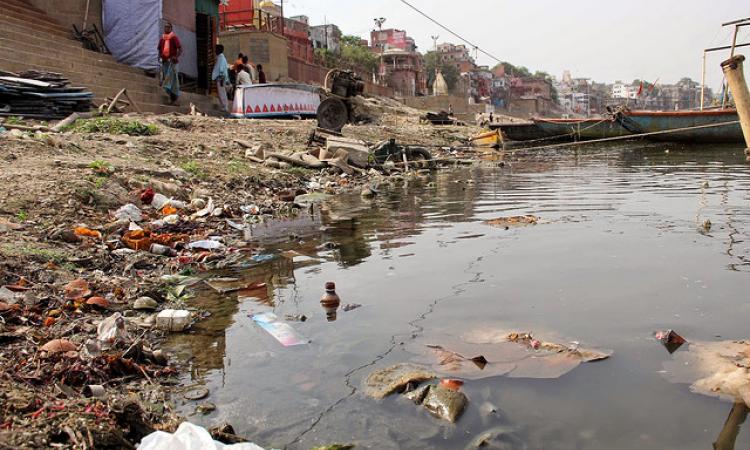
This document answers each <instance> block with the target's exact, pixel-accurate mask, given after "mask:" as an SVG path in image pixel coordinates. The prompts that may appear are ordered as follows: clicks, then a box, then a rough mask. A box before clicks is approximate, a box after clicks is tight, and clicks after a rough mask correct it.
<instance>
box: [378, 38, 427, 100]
mask: <svg viewBox="0 0 750 450" xmlns="http://www.w3.org/2000/svg"><path fill="white" fill-rule="evenodd" d="M379 75H380V79H381V80H383V81H384V82H385V84H387V85H388V86H389V87H391V88H392V89H393V90H394V91H395V92H396V93H397V94H398V95H401V96H403V97H413V96H415V95H423V94H425V93H426V92H427V78H426V76H425V70H424V60H423V57H422V55H421V54H419V53H417V52H414V51H411V52H410V51H406V50H401V49H398V48H392V49H388V50H385V51H384V52H383V53H381V64H380V73H379Z"/></svg>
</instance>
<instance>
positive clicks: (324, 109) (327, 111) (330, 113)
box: [317, 98, 349, 132]
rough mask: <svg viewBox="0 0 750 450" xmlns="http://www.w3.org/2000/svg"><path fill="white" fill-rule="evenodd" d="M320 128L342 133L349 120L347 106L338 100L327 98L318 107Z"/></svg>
mask: <svg viewBox="0 0 750 450" xmlns="http://www.w3.org/2000/svg"><path fill="white" fill-rule="evenodd" d="M317 115H318V126H319V127H320V128H324V129H326V130H331V131H336V132H340V131H341V129H342V128H344V125H346V122H347V121H348V120H349V110H348V109H347V108H346V104H345V103H344V102H343V101H341V100H339V99H337V98H327V99H325V100H323V101H322V102H321V103H320V106H318V113H317Z"/></svg>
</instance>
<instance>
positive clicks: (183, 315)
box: [156, 309, 190, 331]
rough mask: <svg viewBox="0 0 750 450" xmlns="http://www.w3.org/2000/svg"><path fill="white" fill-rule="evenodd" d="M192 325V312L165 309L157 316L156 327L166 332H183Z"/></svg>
mask: <svg viewBox="0 0 750 450" xmlns="http://www.w3.org/2000/svg"><path fill="white" fill-rule="evenodd" d="M189 325H190V311H187V310H184V309H165V310H164V311H161V312H159V315H157V316H156V327H157V328H158V329H160V330H165V331H183V330H184V329H185V328H187V327H188V326H189Z"/></svg>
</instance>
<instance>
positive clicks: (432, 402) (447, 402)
mask: <svg viewBox="0 0 750 450" xmlns="http://www.w3.org/2000/svg"><path fill="white" fill-rule="evenodd" d="M467 403H468V400H467V399H466V395H464V393H463V392H459V391H457V390H454V389H449V388H447V387H445V386H443V385H442V384H441V385H438V386H431V387H430V389H429V390H428V392H427V395H426V396H425V398H424V402H422V405H423V406H424V407H425V409H426V410H427V411H429V412H430V413H431V414H432V415H434V416H435V417H439V418H441V419H445V420H447V421H449V422H451V423H455V422H456V420H458V418H459V417H460V416H461V413H463V411H464V408H466V404H467Z"/></svg>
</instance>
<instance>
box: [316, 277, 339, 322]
mask: <svg viewBox="0 0 750 450" xmlns="http://www.w3.org/2000/svg"><path fill="white" fill-rule="evenodd" d="M320 305H321V306H322V307H323V309H324V310H325V312H326V318H327V319H328V321H329V322H334V321H335V320H336V310H338V309H339V305H341V299H340V298H339V296H338V294H336V283H333V282H331V281H329V282H328V283H326V293H325V294H324V295H323V297H321V299H320Z"/></svg>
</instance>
